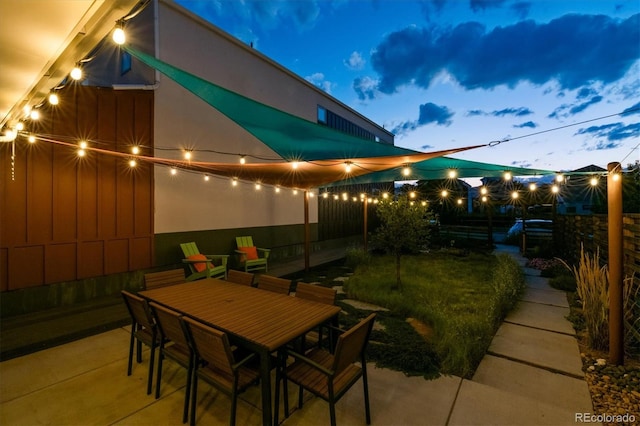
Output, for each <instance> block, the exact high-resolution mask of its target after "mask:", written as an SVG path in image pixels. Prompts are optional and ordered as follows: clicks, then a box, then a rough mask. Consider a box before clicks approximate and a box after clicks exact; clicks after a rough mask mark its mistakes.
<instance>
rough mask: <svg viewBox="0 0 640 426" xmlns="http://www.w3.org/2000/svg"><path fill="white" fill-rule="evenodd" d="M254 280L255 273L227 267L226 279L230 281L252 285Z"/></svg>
mask: <svg viewBox="0 0 640 426" xmlns="http://www.w3.org/2000/svg"><path fill="white" fill-rule="evenodd" d="M254 280H255V274H253V273H251V272H243V271H236V270H235V269H229V272H227V281H229V282H230V283H236V284H242V285H248V286H250V287H251V286H253V281H254Z"/></svg>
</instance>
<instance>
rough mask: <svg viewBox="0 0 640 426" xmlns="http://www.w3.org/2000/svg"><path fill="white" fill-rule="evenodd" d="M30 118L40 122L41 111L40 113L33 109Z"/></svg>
mask: <svg viewBox="0 0 640 426" xmlns="http://www.w3.org/2000/svg"><path fill="white" fill-rule="evenodd" d="M29 117H30V118H31V119H32V120H39V119H40V111H38V110H37V109H32V110H31V111H30V112H29Z"/></svg>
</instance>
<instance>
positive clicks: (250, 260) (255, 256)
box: [236, 236, 271, 272]
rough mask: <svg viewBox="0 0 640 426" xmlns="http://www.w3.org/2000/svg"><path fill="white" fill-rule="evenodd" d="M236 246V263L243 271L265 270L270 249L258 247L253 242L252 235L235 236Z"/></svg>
mask: <svg viewBox="0 0 640 426" xmlns="http://www.w3.org/2000/svg"><path fill="white" fill-rule="evenodd" d="M236 244H237V246H238V248H237V250H236V253H237V255H238V264H239V265H240V267H241V268H243V269H244V271H245V272H250V271H253V272H255V271H260V270H263V269H264V271H265V272H267V270H268V265H267V259H268V258H269V253H270V252H271V250H270V249H265V248H259V247H256V246H255V244H253V238H252V237H250V236H249V237H236Z"/></svg>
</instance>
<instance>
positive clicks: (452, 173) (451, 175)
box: [449, 170, 458, 179]
mask: <svg viewBox="0 0 640 426" xmlns="http://www.w3.org/2000/svg"><path fill="white" fill-rule="evenodd" d="M457 176H458V172H456V171H455V170H449V179H455V178H456V177H457Z"/></svg>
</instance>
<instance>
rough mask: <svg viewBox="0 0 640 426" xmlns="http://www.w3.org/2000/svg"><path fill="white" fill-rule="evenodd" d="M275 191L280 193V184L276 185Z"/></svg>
mask: <svg viewBox="0 0 640 426" xmlns="http://www.w3.org/2000/svg"><path fill="white" fill-rule="evenodd" d="M274 191H275V192H276V194H279V193H280V187H279V186H276V187H275V188H274Z"/></svg>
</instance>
